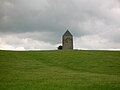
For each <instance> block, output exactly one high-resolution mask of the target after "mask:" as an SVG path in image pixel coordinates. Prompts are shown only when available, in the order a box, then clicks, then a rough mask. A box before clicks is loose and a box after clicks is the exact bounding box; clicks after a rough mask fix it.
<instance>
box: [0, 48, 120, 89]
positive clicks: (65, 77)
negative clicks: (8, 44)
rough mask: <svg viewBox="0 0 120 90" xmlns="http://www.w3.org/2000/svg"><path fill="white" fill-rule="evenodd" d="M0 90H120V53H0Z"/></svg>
mask: <svg viewBox="0 0 120 90" xmlns="http://www.w3.org/2000/svg"><path fill="white" fill-rule="evenodd" d="M0 90H120V52H119V51H117V52H115V51H79V50H73V51H0Z"/></svg>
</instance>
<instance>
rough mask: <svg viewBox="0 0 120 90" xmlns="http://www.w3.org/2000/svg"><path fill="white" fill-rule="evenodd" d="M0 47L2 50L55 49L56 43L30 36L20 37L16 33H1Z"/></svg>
mask: <svg viewBox="0 0 120 90" xmlns="http://www.w3.org/2000/svg"><path fill="white" fill-rule="evenodd" d="M0 49H2V50H55V49H57V46H56V45H52V44H50V43H49V42H44V41H38V40H34V39H32V38H27V37H26V38H21V37H17V35H16V34H15V35H14V34H13V35H3V36H1V37H0Z"/></svg>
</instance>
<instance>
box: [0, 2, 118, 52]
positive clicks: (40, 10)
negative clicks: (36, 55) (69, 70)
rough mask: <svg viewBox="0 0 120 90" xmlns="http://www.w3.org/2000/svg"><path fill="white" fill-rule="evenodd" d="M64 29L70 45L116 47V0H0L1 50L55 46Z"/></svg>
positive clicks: (92, 47)
mask: <svg viewBox="0 0 120 90" xmlns="http://www.w3.org/2000/svg"><path fill="white" fill-rule="evenodd" d="M67 29H69V31H70V32H71V33H72V34H73V36H74V49H119V50H120V0H0V49H2V50H37V49H39V50H47V49H53V50H55V49H57V47H58V46H59V45H61V42H62V41H61V38H62V35H63V34H64V32H65V31H66V30H67Z"/></svg>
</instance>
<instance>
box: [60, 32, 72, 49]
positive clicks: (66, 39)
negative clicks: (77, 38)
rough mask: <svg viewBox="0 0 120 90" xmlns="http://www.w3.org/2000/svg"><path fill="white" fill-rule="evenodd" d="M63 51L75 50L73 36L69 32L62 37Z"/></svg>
mask: <svg viewBox="0 0 120 90" xmlns="http://www.w3.org/2000/svg"><path fill="white" fill-rule="evenodd" d="M62 46H63V47H62V49H63V50H72V49H73V36H72V34H71V33H70V32H69V31H68V30H67V31H66V32H65V33H64V35H63V37H62Z"/></svg>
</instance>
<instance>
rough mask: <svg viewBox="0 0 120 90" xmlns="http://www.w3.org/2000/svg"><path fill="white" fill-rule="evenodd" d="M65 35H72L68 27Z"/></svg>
mask: <svg viewBox="0 0 120 90" xmlns="http://www.w3.org/2000/svg"><path fill="white" fill-rule="evenodd" d="M63 36H72V34H71V33H70V32H69V31H68V29H67V31H66V32H65V33H64V35H63Z"/></svg>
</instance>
